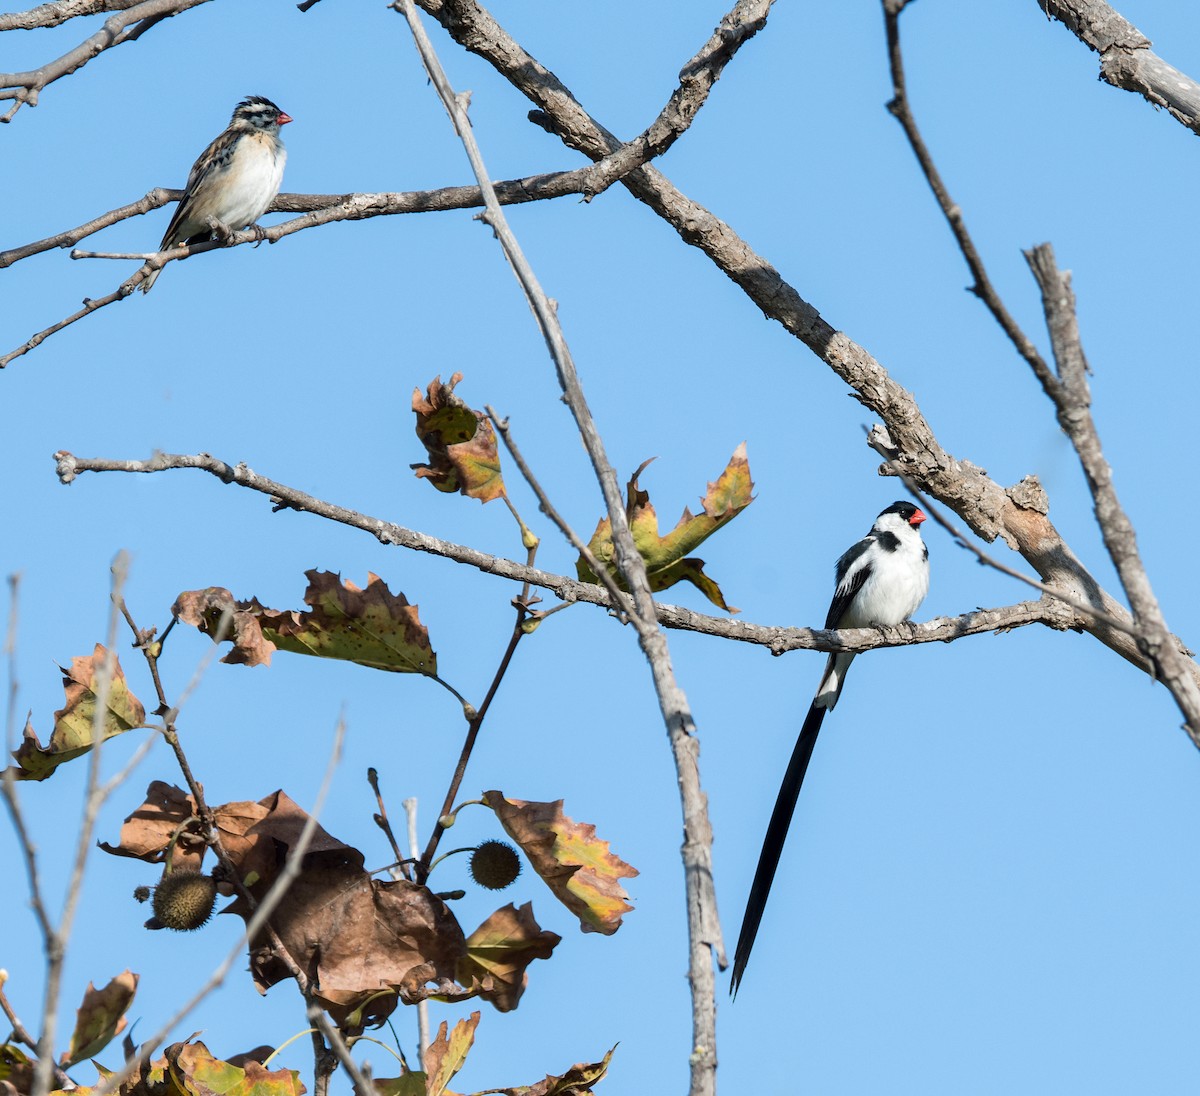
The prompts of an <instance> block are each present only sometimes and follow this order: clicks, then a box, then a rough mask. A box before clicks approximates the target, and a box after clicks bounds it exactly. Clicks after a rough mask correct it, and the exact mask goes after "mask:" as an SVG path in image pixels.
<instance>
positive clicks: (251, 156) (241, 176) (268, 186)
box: [215, 133, 287, 228]
mask: <svg viewBox="0 0 1200 1096" xmlns="http://www.w3.org/2000/svg"><path fill="white" fill-rule="evenodd" d="M286 161H287V149H285V148H284V147H283V143H282V142H281V141H276V140H272V139H271V138H270V137H269V136H267V135H266V134H257V133H256V134H250V135H248V136H246V137H244V138H243V139H242V140H241V141H239V142H238V147H237V148H236V149H235V150H234V154H233V156H232V157H231V158H230V161H229V167H228V168H227V169H226V173H225V178H226V182H227V184H228V186H227V187H226V193H225V206H226V208H225V209H223V210H218V211H217V212H216V214H215V215H216V216H217V217H218V218H219V219H220V220H222V221H224V222H225V223H226V224H227V225H229V227H230V228H245V227H246V226H247V225H252V224H254V222H255V221H257V220H258V219H259V217H261V216H262V215H263V214H264V213H266V211H267V207H268V206H269V205H270V204H271V202H273V201H274V200H275V195H276V194H278V193H279V187H280V184H281V183H282V182H283V165H284V164H285V163H286Z"/></svg>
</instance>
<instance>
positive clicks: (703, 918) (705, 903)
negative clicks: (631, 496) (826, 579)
mask: <svg viewBox="0 0 1200 1096" xmlns="http://www.w3.org/2000/svg"><path fill="white" fill-rule="evenodd" d="M392 6H393V7H394V8H395V9H396V10H397V11H400V12H402V13H403V14H404V16H405V18H406V19H407V21H408V24H409V28H410V29H411V30H412V34H413V38H414V41H415V42H416V44H417V49H418V51H419V52H420V54H421V60H422V63H423V64H424V65H425V69H426V71H427V72H428V73H429V77H430V80H431V82H432V83H433V86H434V87H435V88H436V90H437V92H438V96H439V97H440V98H441V100H442V103H443V105H444V106H445V108H446V111H447V113H448V114H449V115H450V118H451V121H452V122H453V124H454V128H455V131H456V132H457V133H458V135H459V138H460V140H461V141H462V143H463V148H464V149H465V151H466V153H467V157H468V159H469V160H470V161H471V167H472V170H473V171H474V172H475V177H476V179H477V180H478V182H479V185H480V187H481V188H482V189H483V193H484V197H485V199H486V200H487V212H486V214H485V216H484V220H485V221H486V223H487V224H488V225H489V226H490V227H491V228H492V230H493V231H494V232H495V234H496V238H497V239H498V240H499V242H500V245H501V247H502V248H503V250H504V254H505V257H506V258H507V259H508V261H509V264H510V266H511V267H512V269H513V272H514V274H516V276H517V280H518V281H519V282H520V284H521V288H522V290H523V291H524V293H525V297H526V299H527V300H528V302H529V305H530V307H531V309H532V310H533V313H534V316H535V318H536V319H537V322H538V326H539V328H540V329H541V332H542V336H543V338H544V339H545V340H546V346H547V349H548V350H549V351H550V355H551V357H552V358H553V360H554V364H555V367H556V369H557V372H558V380H559V384H560V386H561V387H562V389H563V395H564V398H565V399H566V402H567V405H568V407H569V408H570V410H571V413H572V415H573V416H574V419H575V424H576V427H577V428H578V430H579V434H580V437H581V439H582V440H583V444H584V448H585V449H586V450H587V453H588V456H589V458H590V460H591V463H592V468H593V470H594V472H595V475H596V478H597V480H598V482H599V484H600V488H601V492H602V493H603V495H604V502H605V507H606V509H607V510H608V516H609V523H610V525H611V528H612V536H613V547H614V552H615V557H616V561H617V565H618V568H619V570H620V572H621V575H622V578H623V579H624V580H625V584H626V586H627V587H628V588H629V590H630V591H631V593H632V595H633V602H634V613H633V615H632V622H633V625H634V627H635V629H636V630H637V635H638V641H639V643H640V645H641V648H642V651H643V653H644V654H645V656H646V659H647V661H648V662H649V664H650V670H651V675H652V677H653V680H654V686H655V691H656V693H657V695H658V700H659V707H660V709H661V711H662V715H663V720H664V723H665V724H666V728H667V735H668V739H669V741H670V744H671V749H672V754H673V757H674V761H675V766H676V772H677V774H678V777H679V781H678V783H679V793H680V797H681V799H682V805H683V816H684V840H683V862H684V878H685V890H686V895H687V921H688V944H689V949H688V950H689V961H688V977H689V980H690V984H691V991H692V1036H693V1039H692V1048H693V1049H692V1054H691V1055H690V1059H689V1064H690V1067H691V1091H692V1093H693V1096H701V1094H705V1096H706V1094H711V1093H715V1091H716V1061H717V1044H716V995H715V989H714V977H713V964H712V960H713V957H714V955H715V957H716V960H717V962H718V963H719V964H720V965H721V966H722V967H724V966H725V948H724V943H723V941H722V939H721V925H720V920H719V918H718V915H717V901H716V890H715V888H714V886H713V880H712V876H713V869H712V827H711V824H710V822H709V818H708V805H707V799H706V797H705V795H704V793H703V791H702V789H701V785H700V772H699V745H698V742H697V740H696V725H695V721H694V719H693V717H692V713H691V710H690V708H689V706H688V702H687V697H686V696H685V695H684V693H683V690H682V689H681V688H680V687H679V685H678V682H677V681H676V679H675V672H674V668H673V667H672V664H671V659H670V653H669V650H668V646H667V641H666V636H665V634H664V633H663V632H662V630H661V629H660V628H659V626H658V622H657V619H656V615H655V607H654V599H653V596H652V595H651V592H650V582H649V578H648V576H647V574H646V566H645V562H644V561H643V560H642V557H641V556H640V555H639V553H638V551H637V547H636V545H635V544H634V540H633V533H632V531H631V530H630V528H629V522H628V518H627V516H626V513H625V508H624V500H623V499H622V497H621V492H620V488H619V486H618V484H617V477H616V474H615V472H614V471H613V468H612V465H611V463H610V462H609V460H608V457H607V455H606V454H605V451H604V444H603V441H602V439H601V437H600V433H599V430H598V429H597V426H596V423H595V420H594V419H593V417H592V413H591V410H590V408H589V407H588V404H587V401H586V399H585V397H584V393H583V388H582V385H581V383H580V381H579V376H578V374H577V372H576V370H575V363H574V360H573V358H572V356H571V352H570V349H569V347H568V346H567V342H566V339H565V337H564V335H563V331H562V328H561V326H560V324H559V322H558V314H557V310H556V309H555V308H554V307H553V305H552V304H551V302H550V299H549V297H548V296H547V295H546V293H545V292H544V290H543V289H542V286H541V284H540V282H539V280H538V278H537V276H536V275H535V274H534V272H533V269H532V267H531V266H530V265H529V263H528V261H527V260H526V258H525V255H524V252H523V251H522V249H521V246H520V244H519V243H518V242H517V239H516V237H515V236H514V235H513V233H512V231H511V229H510V228H509V226H508V222H507V219H506V218H505V216H504V211H503V209H502V208H501V207H500V205H499V203H498V202H497V201H496V196H495V193H494V191H493V190H492V187H491V183H490V181H489V178H488V174H487V170H486V168H485V167H484V163H483V157H482V155H481V154H480V151H479V148H478V145H477V144H476V142H475V137H474V134H473V132H472V129H471V126H470V122H469V120H468V118H467V115H466V105H465V100H464V97H462V96H458V95H456V94H455V93H454V91H453V89H452V88H451V86H450V83H449V81H448V80H447V79H446V75H445V73H444V71H443V70H442V67H441V64H440V62H439V61H438V58H437V55H436V53H435V52H434V50H433V47H432V45H431V44H430V42H429V39H428V36H427V35H426V33H425V29H424V27H423V26H422V24H421V21H420V19H419V17H418V16H417V13H416V10H415V8H414V6H413V0H396V2H395V3H394V4H393V5H392ZM744 7H745V5H744V4H743V3H739V4H738V5H737V7H736V8H735V12H737V11H741V10H742V9H743V8H744ZM610 151H611V150H610ZM638 170H645V169H644V168H639V169H638Z"/></svg>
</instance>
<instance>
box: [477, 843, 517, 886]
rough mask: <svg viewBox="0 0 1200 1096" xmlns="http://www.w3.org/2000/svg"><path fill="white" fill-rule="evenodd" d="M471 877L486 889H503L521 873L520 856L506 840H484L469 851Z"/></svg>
mask: <svg viewBox="0 0 1200 1096" xmlns="http://www.w3.org/2000/svg"><path fill="white" fill-rule="evenodd" d="M470 866H471V878H472V879H474V880H475V882H476V883H478V884H479V885H480V886H481V887H487V889H488V890H504V888H505V887H507V886H508V885H509V884H510V883H512V882H513V881H514V880H515V879H516V878H517V876H518V875H520V874H521V858H520V857H519V856H518V855H517V850H516V849H514V848H513V847H512V846H511V845H510V844H508V842H507V841H485V842H483V844H482V845H477V846H476V847H475V851H474V852H473V853H471V861H470Z"/></svg>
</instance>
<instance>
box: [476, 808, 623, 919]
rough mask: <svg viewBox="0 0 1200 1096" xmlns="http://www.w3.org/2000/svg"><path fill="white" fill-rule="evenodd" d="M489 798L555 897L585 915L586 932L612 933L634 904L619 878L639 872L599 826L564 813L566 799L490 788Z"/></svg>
mask: <svg viewBox="0 0 1200 1096" xmlns="http://www.w3.org/2000/svg"><path fill="white" fill-rule="evenodd" d="M483 802H484V803H486V804H487V805H488V806H489V807H491V808H492V810H493V811H495V812H496V817H497V818H499V819H500V824H501V825H502V826H503V827H504V828H505V829H506V830H507V831H508V833H509V836H510V837H512V839H513V840H514V841H516V842H517V844H518V845H520V846H521V848H522V849H524V850H525V855H526V856H528V857H529V862H530V864H532V865H533V870H534V871H536V872H537V873H538V875H540V876H541V877H542V878H543V879H544V880H545V881H546V884H547V885H548V886H549V887H550V889H551V890H552V891H553V892H554V894H555V896H556V897H557V898H558V900H559V901H560V902H562V903H563V905H565V906H566V907H567V909H569V910H570V911H571V912H572V913H574V914H575V915H576V916H577V917H578V918H579V927H580V928H581V929H583V931H584V932H601V933H604V935H606V936H611V935H612V934H613V933H614V932H616V931H617V929H619V928H620V927H621V918H622V916H623V915H624V914H626V913H628V912H630V911H631V910H632V909H633V907H632V906H631V905H630V904H629V903H628V902H627V901H625V900H626V899H627V898H628V897H629V895H627V894H626V893H625V891H624V889H623V888H622V887H621V885H620V883H619V882H618V880H619V879H622V878H631V877H633V876H635V875H637V874H638V871H637V869H636V868H633V867H630V866H629V865H628V864H626V863H625V861H624V860H622V859H621V858H620V857H618V856H615V855H614V854H613V853H611V852H609V850H608V842H607V841H601V840H600V839H598V838H597V837H596V827H595V826H593V825H591V824H590V823H588V822H575V821H572V820H571V819H570V818H568V817H567V816H566V815H565V814H563V813H562V800H561V799H557V800H555V801H554V802H553V803H536V802H525V801H524V800H521V799H506V798H505V797H504V795H503V794H502V793H501V792H498V791H490V792H484V794H483Z"/></svg>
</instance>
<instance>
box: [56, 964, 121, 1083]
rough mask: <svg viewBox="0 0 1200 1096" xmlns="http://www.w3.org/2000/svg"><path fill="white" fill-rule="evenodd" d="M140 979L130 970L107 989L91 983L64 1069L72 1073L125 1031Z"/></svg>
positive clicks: (118, 976) (76, 1017)
mask: <svg viewBox="0 0 1200 1096" xmlns="http://www.w3.org/2000/svg"><path fill="white" fill-rule="evenodd" d="M137 987H138V976H137V975H136V974H133V973H131V972H130V971H128V970H126V971H125V972H124V973H123V974H118V975H117V976H116V977H115V978H114V979H113V980H112V981H111V982H109V983H108V985H106V986H105V987H104V988H103V989H96V987H95V986H94V985H93V984H92V983H91V982H89V983H88V988H87V990H86V991H85V992H84V995H83V1001H82V1003H81V1004H80V1006H79V1008H78V1010H76V1013H75V1030H74V1031H72V1032H71V1042H70V1046H69V1048H68V1050H67V1052H66V1053H65V1054H64V1055H63V1059H62V1063H61V1065H62V1068H63V1069H69V1068H70V1067H71V1066H73V1065H75V1064H76V1063H78V1062H82V1061H83V1060H84V1059H85V1058H91V1057H93V1056H95V1055H96V1054H99V1053H100V1051H102V1050H103V1049H104V1048H105V1047H106V1046H108V1044H109V1043H111V1042H112V1041H113V1039H115V1038H116V1037H117V1036H118V1035H119V1034H120V1033H121V1032H122V1031H123V1030H124V1029H125V1026H126V1024H127V1023H128V1021H127V1020H126V1019H125V1013H126V1011H128V1009H129V1006H130V1005H131V1004H132V1003H133V995H134V994H135V993H136V992H137Z"/></svg>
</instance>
